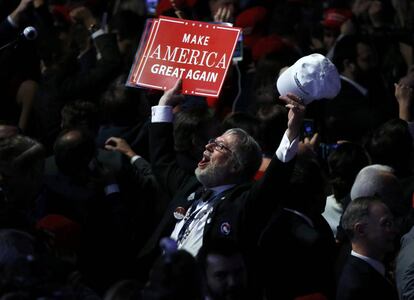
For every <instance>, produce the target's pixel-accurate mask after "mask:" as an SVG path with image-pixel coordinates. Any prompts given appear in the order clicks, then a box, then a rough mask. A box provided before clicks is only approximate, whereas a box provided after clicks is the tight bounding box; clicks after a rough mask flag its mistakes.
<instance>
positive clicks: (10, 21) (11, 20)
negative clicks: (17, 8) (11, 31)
mask: <svg viewBox="0 0 414 300" xmlns="http://www.w3.org/2000/svg"><path fill="white" fill-rule="evenodd" d="M7 22H9V23H10V25H11V26H13V27H14V28H18V27H19V26H18V25H17V24H16V22H14V21H13V18H12V17H11V16H7Z"/></svg>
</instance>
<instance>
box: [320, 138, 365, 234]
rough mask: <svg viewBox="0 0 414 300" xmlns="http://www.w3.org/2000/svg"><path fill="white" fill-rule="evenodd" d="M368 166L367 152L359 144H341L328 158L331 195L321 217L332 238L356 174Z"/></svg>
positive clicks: (347, 201)
mask: <svg viewBox="0 0 414 300" xmlns="http://www.w3.org/2000/svg"><path fill="white" fill-rule="evenodd" d="M369 164H370V157H369V156H368V153H367V151H366V150H365V149H364V148H363V147H362V146H361V145H359V144H355V143H349V142H346V143H342V144H339V145H338V147H337V148H336V149H335V150H334V151H333V152H332V153H331V154H330V155H329V156H328V173H329V181H330V185H331V189H332V194H330V195H329V196H328V197H327V198H326V206H325V211H324V212H323V214H322V215H323V217H324V218H325V219H326V221H327V222H328V223H329V226H330V227H331V229H332V232H333V234H334V236H336V231H337V228H338V225H339V221H340V219H341V216H342V213H343V212H344V208H346V206H347V204H348V203H349V201H350V199H349V194H350V192H351V188H352V185H353V183H354V181H355V177H356V176H357V174H358V172H359V171H360V170H361V169H362V168H364V167H365V166H367V165H369Z"/></svg>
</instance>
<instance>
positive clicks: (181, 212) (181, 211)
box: [173, 206, 185, 220]
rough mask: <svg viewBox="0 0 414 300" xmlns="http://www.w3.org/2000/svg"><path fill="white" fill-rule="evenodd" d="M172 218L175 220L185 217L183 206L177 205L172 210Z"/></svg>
mask: <svg viewBox="0 0 414 300" xmlns="http://www.w3.org/2000/svg"><path fill="white" fill-rule="evenodd" d="M173 214H174V218H176V219H177V220H182V219H184V217H185V208H184V207H182V206H178V207H177V208H176V209H175V211H174V213H173Z"/></svg>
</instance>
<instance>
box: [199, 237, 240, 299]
mask: <svg viewBox="0 0 414 300" xmlns="http://www.w3.org/2000/svg"><path fill="white" fill-rule="evenodd" d="M197 261H198V262H199V264H200V266H201V269H202V271H203V273H204V280H205V285H206V294H207V295H206V299H209V300H243V299H248V294H247V293H246V292H247V290H246V289H247V286H248V285H247V281H248V276H247V268H246V263H245V261H244V258H243V254H242V251H241V249H240V248H239V247H238V246H237V244H236V243H234V242H233V241H230V240H225V239H218V240H216V241H214V242H213V243H211V244H210V245H206V246H203V247H201V249H200V251H199V252H198V254H197Z"/></svg>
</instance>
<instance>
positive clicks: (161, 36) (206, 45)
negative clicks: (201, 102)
mask: <svg viewBox="0 0 414 300" xmlns="http://www.w3.org/2000/svg"><path fill="white" fill-rule="evenodd" d="M149 30H150V32H149V33H148V34H146V35H145V36H146V40H145V41H143V42H142V43H141V47H140V49H139V50H138V54H137V57H136V60H135V63H134V65H133V66H132V69H131V73H130V76H129V78H128V82H127V84H128V85H129V86H141V87H148V88H154V89H160V90H167V89H170V88H171V87H173V86H174V83H175V82H176V81H177V79H179V78H181V79H182V93H183V94H189V95H198V96H209V97H218V96H219V94H220V90H221V87H222V85H223V81H224V79H225V76H226V73H227V70H228V68H229V66H230V62H231V61H232V55H233V51H234V49H235V46H236V43H237V39H238V37H239V34H240V29H239V28H234V27H228V26H222V25H218V24H211V23H205V22H196V21H190V20H181V19H174V18H166V17H161V18H159V19H156V20H154V21H153V23H152V26H151V27H150V28H149Z"/></svg>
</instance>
